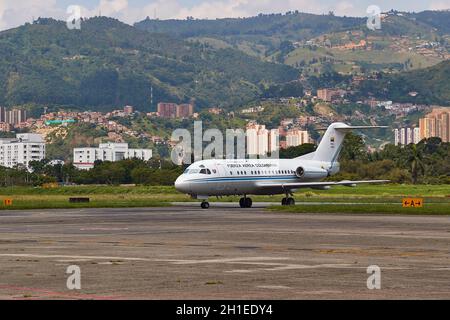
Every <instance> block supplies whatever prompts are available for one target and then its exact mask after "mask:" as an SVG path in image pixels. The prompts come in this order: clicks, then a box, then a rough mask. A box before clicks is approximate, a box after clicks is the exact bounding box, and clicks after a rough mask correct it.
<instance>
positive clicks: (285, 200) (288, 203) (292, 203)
mask: <svg viewBox="0 0 450 320" xmlns="http://www.w3.org/2000/svg"><path fill="white" fill-rule="evenodd" d="M281 205H283V206H295V200H294V198H283V200H281Z"/></svg>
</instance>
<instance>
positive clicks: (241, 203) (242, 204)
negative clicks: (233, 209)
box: [239, 198, 245, 208]
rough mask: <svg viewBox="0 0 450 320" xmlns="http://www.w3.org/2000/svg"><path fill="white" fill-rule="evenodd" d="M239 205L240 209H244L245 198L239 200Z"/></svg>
mask: <svg viewBox="0 0 450 320" xmlns="http://www.w3.org/2000/svg"><path fill="white" fill-rule="evenodd" d="M239 205H240V206H241V208H245V198H241V200H239Z"/></svg>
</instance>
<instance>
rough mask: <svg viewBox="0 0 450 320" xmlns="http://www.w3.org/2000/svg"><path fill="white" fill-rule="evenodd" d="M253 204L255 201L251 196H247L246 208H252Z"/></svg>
mask: <svg viewBox="0 0 450 320" xmlns="http://www.w3.org/2000/svg"><path fill="white" fill-rule="evenodd" d="M252 205H253V201H252V199H250V198H245V207H246V208H251V207H252Z"/></svg>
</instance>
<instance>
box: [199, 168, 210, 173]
mask: <svg viewBox="0 0 450 320" xmlns="http://www.w3.org/2000/svg"><path fill="white" fill-rule="evenodd" d="M200 174H211V170H209V169H202V170H200Z"/></svg>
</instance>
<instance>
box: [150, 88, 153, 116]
mask: <svg viewBox="0 0 450 320" xmlns="http://www.w3.org/2000/svg"><path fill="white" fill-rule="evenodd" d="M152 107H153V86H151V87H150V112H151V109H152Z"/></svg>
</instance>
